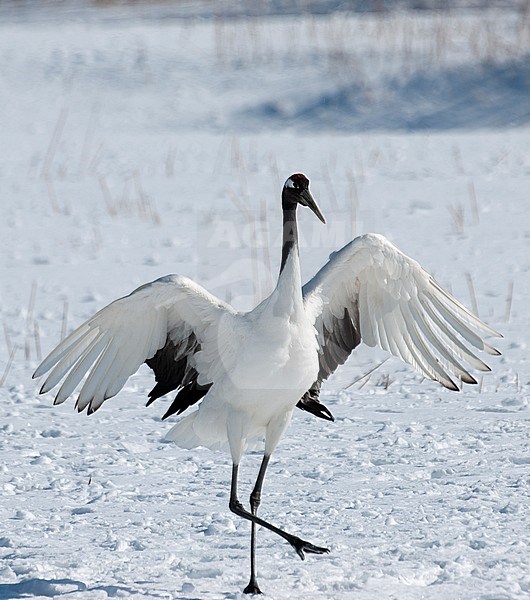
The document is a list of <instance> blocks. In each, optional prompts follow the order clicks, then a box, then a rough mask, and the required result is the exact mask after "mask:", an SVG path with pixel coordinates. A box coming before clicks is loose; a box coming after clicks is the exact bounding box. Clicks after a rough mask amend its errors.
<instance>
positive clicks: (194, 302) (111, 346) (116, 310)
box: [33, 275, 235, 416]
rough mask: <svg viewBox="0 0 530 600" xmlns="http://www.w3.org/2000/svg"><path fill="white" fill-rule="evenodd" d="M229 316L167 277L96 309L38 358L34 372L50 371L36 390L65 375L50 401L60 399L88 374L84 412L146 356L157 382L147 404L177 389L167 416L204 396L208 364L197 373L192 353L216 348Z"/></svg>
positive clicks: (202, 293)
mask: <svg viewBox="0 0 530 600" xmlns="http://www.w3.org/2000/svg"><path fill="white" fill-rule="evenodd" d="M234 314H235V311H234V310H233V309H232V307H231V306H229V305H228V304H225V303H224V302H222V301H220V300H218V299H217V298H216V297H215V296H212V295H211V294H209V293H208V292H207V291H206V290H204V289H203V288H202V287H200V286H199V285H197V284H196V283H194V282H193V281H191V280H190V279H188V278H186V277H180V276H178V275H168V276H166V277H162V278H160V279H157V280H156V281H153V282H151V283H148V284H146V285H143V286H141V287H139V288H138V289H136V290H135V291H134V292H132V293H131V294H129V295H128V296H125V297H124V298H120V299H119V300H116V301H114V302H112V303H111V304H109V305H108V306H106V307H105V308H103V309H102V310H100V311H99V312H98V313H96V314H95V315H94V316H93V317H92V318H91V319H89V320H88V321H86V322H85V323H83V324H82V325H81V326H80V327H78V328H77V329H76V330H75V331H74V332H73V333H71V334H70V335H69V336H68V337H67V338H66V339H64V340H63V341H62V342H61V343H60V344H59V345H58V346H57V348H55V350H53V351H52V352H51V353H50V354H49V355H48V356H47V357H46V358H45V359H44V360H43V362H42V363H41V365H40V366H39V367H38V368H37V370H36V371H35V373H34V375H33V377H40V376H41V375H44V374H45V373H47V372H48V371H50V369H51V373H50V374H49V375H48V378H47V379H46V381H45V382H44V384H43V386H42V388H41V390H40V393H41V394H43V393H45V392H48V391H49V390H51V389H52V388H54V387H55V386H56V385H57V384H59V382H61V380H63V378H64V381H63V383H62V385H61V387H60V388H59V391H58V392H57V395H56V397H55V402H54V403H55V404H60V403H62V402H64V401H65V400H66V399H67V398H68V397H69V396H70V395H72V394H73V392H74V390H75V388H76V387H77V386H78V385H79V383H80V382H81V381H82V379H83V378H84V377H85V375H87V373H88V376H87V377H86V379H85V381H84V383H83V386H82V387H81V390H80V392H79V396H78V398H77V403H76V406H77V409H78V410H79V412H81V411H82V410H84V409H85V408H87V407H88V413H89V414H91V413H93V412H94V411H96V410H97V409H98V408H99V407H100V406H101V405H102V404H103V402H104V401H105V400H107V399H108V398H111V397H112V396H115V395H116V394H117V393H118V392H119V391H120V390H121V389H122V387H123V386H124V385H125V382H126V381H127V379H128V378H129V377H130V376H131V375H132V374H133V373H135V372H136V371H137V370H138V368H139V367H140V365H141V364H142V363H143V362H146V363H147V364H148V365H149V366H150V367H151V368H152V369H153V371H154V373H155V378H156V381H157V385H156V386H155V387H154V388H153V390H152V391H151V393H150V394H149V397H150V400H149V402H148V404H150V403H151V402H152V401H153V400H155V399H156V398H158V397H159V396H162V395H164V394H166V393H167V392H169V391H171V390H174V389H178V390H179V394H177V399H176V400H175V401H174V403H173V405H172V406H171V407H170V409H169V411H168V413H166V416H167V415H168V414H172V413H174V412H182V410H184V409H185V408H187V407H188V406H190V405H191V404H194V403H195V402H197V401H198V400H199V399H200V398H201V397H202V396H204V394H205V393H206V392H207V391H208V389H209V387H210V385H211V382H212V381H213V379H212V376H213V369H208V368H207V367H202V371H201V368H200V367H198V366H197V364H196V360H195V359H196V354H197V353H198V352H199V351H201V350H203V351H204V350H206V351H207V353H208V355H211V356H215V355H216V353H219V352H220V348H219V347H218V345H219V343H220V339H219V328H220V327H221V322H222V320H223V318H230V317H231V316H233V315H234ZM200 371H201V372H200ZM199 379H200V381H199ZM182 392H184V393H183V394H181V393H182ZM179 397H180V400H178V399H179Z"/></svg>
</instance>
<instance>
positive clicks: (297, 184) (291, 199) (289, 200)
mask: <svg viewBox="0 0 530 600" xmlns="http://www.w3.org/2000/svg"><path fill="white" fill-rule="evenodd" d="M282 199H283V202H282V204H283V207H284V208H289V207H290V208H293V207H294V208H295V207H296V205H297V204H301V205H302V206H307V207H308V208H310V209H311V210H312V211H313V212H314V213H315V215H316V216H317V217H318V218H319V219H320V220H321V221H322V223H325V222H326V219H324V215H323V214H322V213H321V212H320V208H318V206H317V203H316V202H315V200H314V198H313V196H312V195H311V192H310V191H309V179H308V178H307V177H306V176H305V175H304V174H302V173H295V174H294V175H291V176H290V177H289V178H288V179H287V181H286V182H285V183H284V185H283V192H282Z"/></svg>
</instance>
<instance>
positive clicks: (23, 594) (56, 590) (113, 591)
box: [0, 578, 135, 600]
mask: <svg viewBox="0 0 530 600" xmlns="http://www.w3.org/2000/svg"><path fill="white" fill-rule="evenodd" d="M89 590H91V591H93V590H101V591H104V592H105V593H106V594H107V596H108V597H109V598H113V597H116V596H120V595H123V593H124V592H126V593H127V594H132V593H134V591H135V590H132V589H130V588H127V587H122V586H117V585H105V586H95V587H91V588H89V587H88V586H87V585H86V584H85V583H83V582H82V581H76V580H75V579H38V578H34V579H26V580H25V581H20V582H18V583H0V600H15V599H16V598H30V597H31V596H40V597H43V596H44V597H46V598H57V597H58V596H62V595H66V594H74V593H77V592H86V591H89Z"/></svg>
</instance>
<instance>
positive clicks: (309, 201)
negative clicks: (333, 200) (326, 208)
mask: <svg viewBox="0 0 530 600" xmlns="http://www.w3.org/2000/svg"><path fill="white" fill-rule="evenodd" d="M301 196H302V199H303V204H304V206H307V207H308V208H310V209H311V210H312V211H313V212H314V213H315V215H316V216H317V217H318V218H319V219H320V220H321V221H322V223H324V225H325V224H326V219H324V215H323V214H322V213H321V212H320V208H318V205H317V203H316V202H315V199H314V198H313V196H312V195H311V192H310V191H309V190H304V191H303V192H302V194H301Z"/></svg>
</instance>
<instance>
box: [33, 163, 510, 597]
mask: <svg viewBox="0 0 530 600" xmlns="http://www.w3.org/2000/svg"><path fill="white" fill-rule="evenodd" d="M298 205H301V206H306V207H308V208H310V209H311V210H312V211H313V212H314V213H315V215H316V216H317V217H318V218H319V219H320V220H321V221H322V222H323V223H325V220H324V217H323V216H322V213H321V212H320V209H319V208H318V206H317V204H316V202H315V200H314V199H313V197H312V195H311V193H310V191H309V180H308V179H307V177H305V175H302V174H300V173H297V174H294V175H291V177H289V178H288V179H287V181H286V182H285V185H284V187H283V191H282V208H283V247H282V258H281V267H280V274H279V277H278V283H277V285H276V288H275V289H274V291H273V292H272V293H271V295H270V296H269V297H268V298H267V299H265V300H263V302H261V304H259V305H258V306H256V308H254V309H253V310H251V311H250V312H248V313H240V312H236V311H235V310H234V309H233V308H232V307H231V306H230V305H228V304H226V303H224V302H222V301H221V300H219V299H217V298H216V297H214V296H212V295H211V294H209V293H208V292H207V291H205V290H204V289H203V288H202V287H200V286H199V285H197V284H196V283H194V282H193V281H191V280H190V279H187V278H186V277H181V276H178V275H168V276H166V277H162V278H161V279H157V280H156V281H153V282H151V283H148V284H146V285H143V286H141V287H139V288H138V289H137V290H135V291H134V292H132V293H131V294H129V295H128V296H125V297H124V298H120V299H119V300H116V301H114V302H112V303H111V304H109V305H108V306H107V307H105V308H103V309H102V310H100V311H99V312H98V313H96V314H95V315H94V316H93V317H92V318H91V319H89V320H88V321H86V322H85V323H84V324H83V325H81V326H80V327H79V328H77V329H76V330H75V331H74V332H73V333H71V334H70V335H69V336H68V337H67V338H66V339H65V340H64V341H62V342H61V343H60V344H59V345H58V346H57V348H55V350H53V351H52V352H51V353H50V354H49V356H48V357H47V358H46V359H45V360H44V361H43V362H42V364H41V365H40V366H39V367H38V368H37V370H36V371H35V374H34V377H40V376H41V375H43V374H44V373H46V372H48V371H49V370H50V369H51V373H50V374H49V375H48V378H47V379H46V381H45V382H44V385H43V386H42V388H41V390H40V392H41V393H45V392H48V391H49V390H51V389H52V388H54V387H55V386H56V385H58V384H59V382H60V381H61V380H63V378H64V381H63V383H62V385H61V387H60V388H59V391H58V393H57V395H56V397H55V404H60V403H61V402H64V401H65V400H66V399H67V398H68V397H69V396H70V395H71V394H73V392H74V390H75V388H76V387H77V386H78V384H80V383H81V381H82V380H83V379H84V383H83V385H82V387H81V390H80V392H79V395H78V397H77V402H76V407H77V409H78V410H79V412H81V411H83V410H84V409H87V412H88V414H92V413H93V412H94V411H96V410H97V409H98V408H99V407H100V406H101V405H102V404H103V402H104V401H105V400H107V399H108V398H111V397H112V396H114V395H116V394H117V393H118V392H119V391H120V390H121V389H122V387H123V386H124V384H125V382H126V381H127V379H128V378H129V377H130V376H131V375H132V374H133V373H135V372H136V371H137V369H138V368H139V367H140V365H141V364H142V363H144V362H145V363H147V365H149V367H151V369H152V370H153V371H154V375H155V379H156V385H155V387H154V388H153V389H152V391H151V392H150V393H149V401H148V403H147V404H148V405H149V404H150V403H151V402H153V401H154V400H155V399H156V398H159V397H160V396H163V395H164V394H167V393H168V392H170V391H173V390H177V395H176V397H175V399H174V400H173V402H172V404H171V406H170V408H169V410H168V411H167V413H166V414H165V415H164V417H167V416H169V415H172V414H174V413H177V414H180V413H182V412H183V411H184V410H186V409H187V408H188V407H190V406H191V405H193V404H196V403H197V402H199V401H200V404H199V405H198V408H197V409H196V410H194V411H193V412H191V413H190V414H188V415H187V416H184V417H183V418H181V419H180V420H179V421H178V422H177V424H176V425H175V426H174V427H173V428H172V429H171V430H170V431H169V433H168V434H167V437H168V438H169V439H170V440H173V441H175V442H176V443H177V444H178V445H180V446H182V447H184V448H195V447H197V446H206V447H209V448H212V449H217V448H222V447H228V448H229V450H230V453H231V456H232V465H233V466H232V484H231V493H230V510H231V511H232V512H234V513H235V514H237V515H238V516H240V517H243V518H244V519H248V520H249V521H251V572H250V582H249V584H248V586H247V587H246V588H245V590H244V591H245V593H254V594H257V593H261V592H260V589H259V587H258V582H257V578H256V564H255V550H256V524H258V525H261V526H262V527H265V528H267V529H269V530H271V531H273V532H274V533H276V534H277V535H279V536H281V537H283V538H284V539H285V540H287V541H288V542H289V543H290V544H291V546H292V547H293V548H294V549H295V550H296V552H297V553H298V555H299V556H300V558H302V559H304V558H305V554H306V553H311V554H323V553H326V552H329V550H328V549H327V548H323V547H320V546H315V545H313V544H311V543H309V542H307V541H304V540H302V539H301V538H299V537H297V536H294V535H292V534H290V533H287V532H286V531H284V530H283V529H280V528H278V527H276V526H274V525H272V524H271V523H269V522H267V521H265V520H263V519H261V518H260V517H258V516H257V512H258V506H259V504H260V499H261V490H262V485H263V480H264V477H265V471H266V469H267V465H268V464H269V460H270V457H271V454H272V452H273V451H274V449H275V448H276V445H277V444H278V442H279V440H280V438H281V436H282V434H283V432H284V431H285V428H286V427H287V425H288V424H289V422H290V420H291V416H292V414H293V410H294V408H295V407H296V406H298V407H299V408H301V409H304V410H307V411H309V412H312V413H313V414H315V415H317V416H319V417H321V418H324V419H328V420H333V416H332V415H331V413H330V412H329V410H328V409H327V408H326V407H325V406H324V405H323V404H322V403H320V402H319V393H320V386H321V384H322V382H323V381H324V380H325V379H327V377H329V375H330V374H331V373H333V372H334V371H335V369H336V368H337V367H338V366H339V365H341V364H343V363H344V362H345V361H346V359H347V358H348V356H349V355H350V353H351V352H352V350H353V349H354V348H355V347H356V346H358V345H359V344H360V342H361V341H363V342H364V343H366V344H368V345H369V346H376V345H378V346H380V347H381V348H383V349H385V350H388V351H389V352H391V353H392V354H394V355H395V356H399V357H400V358H402V359H403V360H404V361H405V362H407V363H409V364H411V365H412V366H413V367H415V368H416V369H417V370H418V371H419V372H421V373H422V374H423V375H425V376H426V377H428V378H430V379H435V380H436V381H439V382H440V383H441V384H442V385H443V386H445V387H446V388H449V389H451V390H458V386H457V384H456V383H455V381H454V380H453V379H452V378H451V374H452V375H453V376H454V377H455V379H456V380H457V381H458V380H460V382H464V383H476V380H475V379H474V378H473V376H472V375H471V374H470V373H469V368H470V367H472V368H474V369H478V370H480V371H488V370H489V367H488V366H487V365H486V364H485V363H484V362H483V361H482V360H481V359H480V358H479V357H478V356H476V354H475V353H474V352H473V351H472V350H471V349H470V347H471V346H473V347H475V348H477V349H478V350H481V351H484V352H486V353H489V354H493V355H496V354H499V352H498V351H497V350H495V349H494V348H493V347H492V346H490V345H489V344H487V343H486V342H485V341H484V340H483V337H482V336H483V335H484V334H487V335H493V336H495V335H499V334H498V333H497V332H495V331H494V330H493V329H491V328H490V327H489V326H488V325H486V324H485V323H483V322H482V321H480V320H479V319H478V318H477V317H476V316H474V315H473V314H471V313H470V312H469V311H468V310H467V309H466V308H465V307H464V306H462V304H460V303H459V302H458V301H457V300H455V299H454V298H453V297H452V296H450V295H449V294H448V293H447V292H445V291H444V290H443V289H442V288H441V287H440V285H439V284H438V283H436V281H435V280H434V279H433V278H432V277H431V276H430V275H429V274H428V273H427V272H426V271H424V270H423V269H422V267H421V266H420V265H419V264H418V263H417V262H415V261H414V260H412V259H410V258H409V257H407V256H405V255H404V254H403V253H402V252H400V251H399V250H398V249H397V248H396V247H395V246H394V245H393V244H391V243H390V242H389V241H388V240H387V239H386V238H384V237H383V236H381V235H375V234H367V235H362V236H360V237H357V238H355V239H354V240H353V241H351V242H350V243H349V244H347V245H346V246H344V248H342V249H341V250H339V251H337V252H335V253H334V254H333V255H332V256H331V257H330V259H329V261H328V263H327V264H326V265H325V266H324V267H323V268H322V269H321V270H320V271H319V272H318V273H317V274H316V275H315V277H313V279H311V280H310V281H309V282H308V283H307V284H306V285H305V286H303V287H302V282H301V278H300V262H299V254H298V234H297V221H296V209H297V207H298ZM87 374H88V376H86V375H87ZM85 376H86V377H85ZM259 438H264V440H265V450H264V456H263V461H262V463H261V467H260V469H259V474H258V477H257V479H256V484H255V486H254V489H253V491H252V494H251V496H250V511H248V510H247V509H245V508H244V507H243V505H242V504H241V503H240V501H239V500H238V495H237V479H238V469H239V464H240V461H241V457H242V455H243V453H244V451H245V448H246V447H247V445H248V444H250V443H253V442H254V441H255V440H257V439H259Z"/></svg>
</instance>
